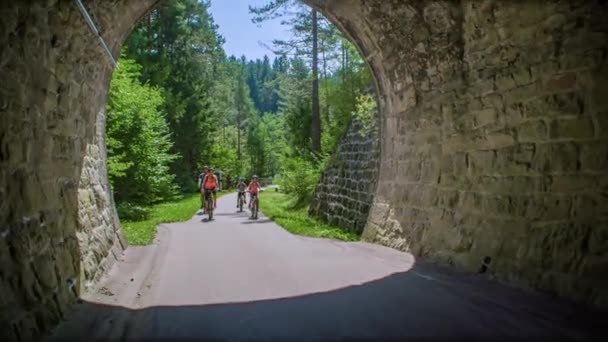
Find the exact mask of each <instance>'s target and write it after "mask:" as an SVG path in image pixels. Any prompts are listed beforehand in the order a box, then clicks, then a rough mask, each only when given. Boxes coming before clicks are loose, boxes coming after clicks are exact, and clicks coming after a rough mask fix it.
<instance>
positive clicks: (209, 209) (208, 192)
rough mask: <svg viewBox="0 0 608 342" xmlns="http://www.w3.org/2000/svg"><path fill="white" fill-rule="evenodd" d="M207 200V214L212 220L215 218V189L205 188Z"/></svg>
mask: <svg viewBox="0 0 608 342" xmlns="http://www.w3.org/2000/svg"><path fill="white" fill-rule="evenodd" d="M205 202H206V203H207V215H209V221H211V220H213V190H205Z"/></svg>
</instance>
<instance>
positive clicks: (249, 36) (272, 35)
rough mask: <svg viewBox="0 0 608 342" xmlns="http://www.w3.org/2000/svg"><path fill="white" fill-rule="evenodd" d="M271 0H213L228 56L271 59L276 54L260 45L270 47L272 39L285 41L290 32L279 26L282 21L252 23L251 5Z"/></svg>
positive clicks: (212, 7)
mask: <svg viewBox="0 0 608 342" xmlns="http://www.w3.org/2000/svg"><path fill="white" fill-rule="evenodd" d="M267 2H268V0H211V7H210V11H211V15H212V16H213V20H214V21H215V23H216V24H217V25H218V26H219V29H218V31H219V33H220V34H221V35H222V36H223V37H224V40H225V41H226V42H225V43H224V51H225V52H226V55H228V56H230V55H235V56H237V57H240V56H241V55H245V56H246V57H247V59H257V58H262V57H264V55H268V57H270V58H271V59H272V58H273V56H274V54H273V53H272V51H270V50H268V49H267V48H266V47H264V46H261V45H260V42H263V43H266V44H268V45H271V42H272V40H273V39H286V38H289V37H290V35H291V34H290V33H289V31H288V28H287V27H286V26H282V25H281V24H280V19H276V20H273V21H267V22H263V23H261V24H254V23H252V22H251V18H252V15H251V14H249V5H251V6H255V7H259V6H261V5H263V4H265V3H267Z"/></svg>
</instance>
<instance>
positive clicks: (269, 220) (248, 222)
mask: <svg viewBox="0 0 608 342" xmlns="http://www.w3.org/2000/svg"><path fill="white" fill-rule="evenodd" d="M268 222H272V220H271V219H267V218H265V219H261V220H260V219H257V220H253V219H251V218H247V221H243V222H241V224H262V223H268Z"/></svg>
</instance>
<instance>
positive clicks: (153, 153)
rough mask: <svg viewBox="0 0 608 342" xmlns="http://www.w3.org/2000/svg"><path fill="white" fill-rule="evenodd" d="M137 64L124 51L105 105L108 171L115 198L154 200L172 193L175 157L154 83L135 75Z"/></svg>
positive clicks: (164, 197)
mask: <svg viewBox="0 0 608 342" xmlns="http://www.w3.org/2000/svg"><path fill="white" fill-rule="evenodd" d="M140 68H141V67H140V66H139V65H138V64H136V63H135V62H134V61H132V60H130V59H128V58H125V57H123V58H122V59H121V60H120V68H118V69H117V70H116V71H115V72H114V74H113V76H112V82H111V85H110V93H109V100H108V105H107V131H106V136H107V146H108V175H109V178H110V181H111V183H112V186H113V189H114V195H115V198H116V200H117V201H118V202H121V201H129V202H135V203H153V202H157V201H160V200H163V199H167V198H169V197H170V196H172V195H173V194H174V193H175V187H174V183H173V181H174V176H173V175H172V174H171V173H170V172H169V164H170V163H171V162H172V161H173V160H174V159H175V158H176V156H175V155H174V154H171V153H169V150H170V149H171V147H172V142H171V139H170V132H169V129H168V128H167V124H166V121H165V118H164V116H163V114H162V113H161V112H160V111H159V108H160V107H162V104H163V98H162V96H161V94H160V91H159V90H158V89H157V88H154V87H151V86H149V85H142V84H140V83H139V81H138V77H139V75H140Z"/></svg>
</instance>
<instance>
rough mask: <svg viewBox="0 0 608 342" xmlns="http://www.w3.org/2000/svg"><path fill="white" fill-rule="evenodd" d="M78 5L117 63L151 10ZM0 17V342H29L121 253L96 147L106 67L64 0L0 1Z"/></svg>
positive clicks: (101, 151)
mask: <svg viewBox="0 0 608 342" xmlns="http://www.w3.org/2000/svg"><path fill="white" fill-rule="evenodd" d="M85 2H86V3H87V6H88V7H89V8H90V9H91V10H92V11H94V12H95V13H97V14H98V15H97V16H96V19H97V20H98V21H99V23H100V27H101V28H102V31H103V32H102V33H103V34H105V35H106V37H110V38H112V39H110V40H109V42H110V44H111V47H112V48H113V50H114V52H115V54H116V52H117V51H118V48H119V46H120V43H121V42H122V40H121V39H124V37H125V36H126V35H127V34H128V32H129V31H130V27H132V26H133V25H134V24H135V19H136V18H138V17H139V16H140V15H141V13H143V12H145V10H147V9H148V8H149V7H150V5H151V4H152V3H153V2H152V1H141V2H138V4H139V6H141V5H146V9H145V10H141V11H140V12H138V11H134V9H133V7H129V6H133V3H130V4H128V5H127V4H125V3H123V2H122V1H112V0H109V1H105V0H104V1H95V2H93V1H85ZM117 12H120V14H121V15H126V18H130V19H129V20H126V21H122V22H114V19H115V18H116V16H117ZM0 17H1V18H2V19H1V20H0V74H1V78H2V82H0V293H1V294H2V295H1V296H0V340H3V341H4V340H30V339H31V338H32V337H33V336H36V335H38V334H39V332H40V331H45V330H48V329H49V328H50V327H52V326H53V325H54V324H55V323H57V322H58V321H59V320H60V319H61V317H62V316H63V315H64V314H65V313H66V312H67V310H69V308H70V306H71V304H73V303H74V302H75V301H76V300H77V294H78V293H79V292H80V291H82V290H83V289H84V288H85V287H86V284H87V283H90V282H91V281H94V280H95V279H96V278H98V277H99V276H100V275H101V273H102V271H103V269H105V268H107V266H109V265H110V264H111V260H112V257H110V258H108V257H107V255H109V253H110V251H111V250H114V251H116V252H117V251H118V250H119V246H120V244H119V243H118V239H117V237H116V234H113V233H112V231H114V230H116V228H117V227H118V225H117V222H114V221H113V218H112V215H113V209H112V203H111V198H110V197H109V196H110V195H109V194H108V192H107V191H108V187H107V178H106V177H107V175H106V174H105V170H104V168H105V152H104V148H103V147H102V146H103V145H104V143H103V141H102V140H98V139H97V140H96V137H97V136H98V135H99V134H100V133H101V131H102V130H103V127H99V126H96V122H98V121H99V122H102V123H103V116H99V115H98V114H99V113H102V112H103V108H104V107H105V96H106V90H107V87H108V85H109V80H110V76H111V71H112V68H111V65H110V64H109V62H108V59H107V57H106V56H105V55H104V54H103V50H102V49H101V47H100V45H99V42H98V41H97V40H96V39H95V37H94V36H93V35H92V34H91V32H90V31H89V29H88V27H87V26H86V24H85V22H84V20H83V19H82V17H81V15H80V13H79V12H78V10H77V9H76V7H75V5H74V2H73V1H71V0H48V1H37V0H30V1H27V0H25V1H2V2H0ZM105 23H108V25H104V24H105ZM104 27H105V29H104ZM113 30H114V31H113ZM97 153H98V154H99V155H96V154H97ZM85 156H86V157H85ZM87 183H88V184H87ZM91 196H92V197H91ZM93 199H94V200H93ZM100 265H101V267H100Z"/></svg>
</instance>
